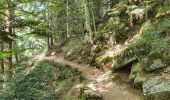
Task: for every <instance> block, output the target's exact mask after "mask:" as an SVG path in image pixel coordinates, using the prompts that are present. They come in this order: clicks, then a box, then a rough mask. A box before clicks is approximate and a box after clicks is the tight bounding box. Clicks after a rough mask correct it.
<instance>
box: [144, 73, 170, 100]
mask: <svg viewBox="0 0 170 100" xmlns="http://www.w3.org/2000/svg"><path fill="white" fill-rule="evenodd" d="M143 93H144V98H145V100H170V80H168V79H166V78H164V77H162V76H155V77H151V78H150V79H148V80H147V81H145V82H144V84H143Z"/></svg>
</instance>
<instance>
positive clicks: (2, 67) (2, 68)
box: [0, 43, 4, 73]
mask: <svg viewBox="0 0 170 100" xmlns="http://www.w3.org/2000/svg"><path fill="white" fill-rule="evenodd" d="M1 51H2V52H3V51H4V44H3V43H2V44H1ZM0 71H1V72H2V73H3V72H4V59H1V68H0Z"/></svg>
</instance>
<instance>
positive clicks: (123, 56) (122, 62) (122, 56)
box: [112, 47, 137, 70]
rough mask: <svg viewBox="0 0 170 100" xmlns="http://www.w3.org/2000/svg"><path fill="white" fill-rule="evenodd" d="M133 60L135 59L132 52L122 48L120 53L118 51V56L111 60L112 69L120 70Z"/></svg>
mask: <svg viewBox="0 0 170 100" xmlns="http://www.w3.org/2000/svg"><path fill="white" fill-rule="evenodd" d="M135 60H137V58H136V56H135V53H134V51H133V50H130V48H128V47H124V48H122V49H121V50H120V51H119V50H118V54H117V55H116V56H115V57H114V59H113V64H112V68H113V69H114V70H116V69H120V68H122V67H124V66H126V65H127V64H129V63H131V62H133V61H135Z"/></svg>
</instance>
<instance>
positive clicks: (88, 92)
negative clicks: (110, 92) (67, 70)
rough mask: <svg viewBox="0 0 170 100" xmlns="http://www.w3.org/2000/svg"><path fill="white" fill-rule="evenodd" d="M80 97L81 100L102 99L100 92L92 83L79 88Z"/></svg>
mask: <svg viewBox="0 0 170 100" xmlns="http://www.w3.org/2000/svg"><path fill="white" fill-rule="evenodd" d="M80 92H81V94H80V95H81V98H82V99H83V100H103V99H102V94H101V93H100V92H99V91H97V88H96V87H95V84H94V83H89V84H86V85H84V86H83V87H82V88H81V90H80Z"/></svg>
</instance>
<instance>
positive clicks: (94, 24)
mask: <svg viewBox="0 0 170 100" xmlns="http://www.w3.org/2000/svg"><path fill="white" fill-rule="evenodd" d="M91 12H92V19H93V28H94V32H95V33H96V31H97V30H96V23H95V17H94V12H93V8H92V7H91Z"/></svg>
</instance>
